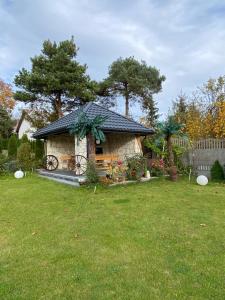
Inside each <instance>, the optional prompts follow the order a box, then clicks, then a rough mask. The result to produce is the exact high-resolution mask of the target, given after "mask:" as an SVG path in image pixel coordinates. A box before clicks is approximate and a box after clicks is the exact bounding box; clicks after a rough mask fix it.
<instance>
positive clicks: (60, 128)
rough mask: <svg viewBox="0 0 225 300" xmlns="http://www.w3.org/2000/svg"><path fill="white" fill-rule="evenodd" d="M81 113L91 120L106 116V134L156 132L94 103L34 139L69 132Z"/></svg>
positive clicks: (104, 124) (48, 128)
mask: <svg viewBox="0 0 225 300" xmlns="http://www.w3.org/2000/svg"><path fill="white" fill-rule="evenodd" d="M81 112H84V113H85V114H86V115H87V117H88V118H90V119H93V118H94V117H96V116H97V115H101V116H106V117H107V119H106V120H105V122H104V123H103V124H102V126H101V127H100V128H101V129H102V130H103V131H104V132H130V133H137V134H142V135H146V134H151V133H153V132H154V130H153V129H152V128H147V127H145V126H143V125H142V124H139V123H137V122H135V121H133V120H130V119H128V118H126V117H124V116H122V115H120V114H118V113H116V112H114V111H111V110H108V109H106V108H104V107H102V106H100V105H98V104H95V103H93V102H89V103H88V104H85V105H83V106H81V107H80V108H78V109H77V110H75V111H73V112H72V113H70V114H68V115H66V116H64V117H62V118H61V119H59V120H57V121H55V122H53V123H51V124H50V125H48V126H46V127H44V128H42V129H40V130H38V131H37V132H35V133H34V135H33V137H34V138H39V139H40V138H44V137H47V136H48V135H53V134H59V133H64V132H68V131H69V129H68V128H69V127H70V126H71V125H73V124H74V123H75V122H76V121H77V120H78V116H79V114H80V113H81Z"/></svg>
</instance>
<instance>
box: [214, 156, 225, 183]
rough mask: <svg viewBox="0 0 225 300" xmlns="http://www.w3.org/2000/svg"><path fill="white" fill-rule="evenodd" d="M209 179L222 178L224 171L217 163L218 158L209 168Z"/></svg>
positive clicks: (217, 179)
mask: <svg viewBox="0 0 225 300" xmlns="http://www.w3.org/2000/svg"><path fill="white" fill-rule="evenodd" d="M211 179H212V180H214V181H221V180H224V171H223V167H222V166H221V164H220V163H219V161H218V160H216V161H215V162H214V164H213V166H212V168H211Z"/></svg>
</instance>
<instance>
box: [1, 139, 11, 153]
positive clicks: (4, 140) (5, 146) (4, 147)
mask: <svg viewBox="0 0 225 300" xmlns="http://www.w3.org/2000/svg"><path fill="white" fill-rule="evenodd" d="M1 140H2V148H3V150H7V149H8V142H9V140H8V139H3V138H2V139H1Z"/></svg>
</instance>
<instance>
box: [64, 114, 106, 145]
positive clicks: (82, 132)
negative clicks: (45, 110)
mask: <svg viewBox="0 0 225 300" xmlns="http://www.w3.org/2000/svg"><path fill="white" fill-rule="evenodd" d="M107 118H108V117H106V116H100V115H98V116H96V117H94V118H93V119H90V118H88V116H87V115H86V114H85V113H84V112H82V113H80V115H79V116H78V121H77V122H76V123H75V124H74V125H72V126H70V127H69V130H70V134H72V135H76V136H77V141H78V142H79V141H81V140H82V139H83V138H85V136H86V135H88V134H91V135H92V136H93V137H94V138H95V139H96V140H99V141H100V142H104V141H105V135H104V132H103V131H102V130H101V129H100V126H101V125H102V124H103V123H104V122H105V120H106V119H107Z"/></svg>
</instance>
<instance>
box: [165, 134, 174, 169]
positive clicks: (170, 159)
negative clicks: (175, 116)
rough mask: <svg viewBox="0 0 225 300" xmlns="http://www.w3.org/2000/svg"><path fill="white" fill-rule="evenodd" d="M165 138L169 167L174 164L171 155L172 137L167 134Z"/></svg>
mask: <svg viewBox="0 0 225 300" xmlns="http://www.w3.org/2000/svg"><path fill="white" fill-rule="evenodd" d="M166 140H167V150H168V162H169V167H173V166H174V156H173V145H172V137H171V136H168V137H167V139H166Z"/></svg>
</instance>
